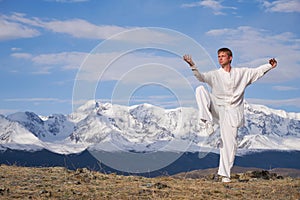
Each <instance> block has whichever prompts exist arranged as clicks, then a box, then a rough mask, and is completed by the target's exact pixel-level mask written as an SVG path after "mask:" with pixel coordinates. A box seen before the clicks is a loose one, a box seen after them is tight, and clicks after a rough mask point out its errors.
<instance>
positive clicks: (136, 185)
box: [0, 165, 300, 200]
mask: <svg viewBox="0 0 300 200" xmlns="http://www.w3.org/2000/svg"><path fill="white" fill-rule="evenodd" d="M251 174H252V175H253V173H248V175H247V173H243V174H233V181H232V182H231V183H226V184H224V183H221V182H215V181H213V180H212V179H211V175H209V176H206V177H202V178H196V179H191V178H186V177H171V176H170V177H157V178H145V177H139V176H120V175H116V174H103V173H99V172H95V171H90V170H87V169H78V170H76V171H71V170H67V169H66V168H62V167H50V168H29V167H17V166H6V165H1V166H0V199H63V200H65V199H70V200H71V199H72V200H75V199H97V200H98V199H176V200H180V199H205V200H209V199H251V200H253V199H276V200H277V199H293V200H299V199H300V179H299V178H289V177H284V178H283V179H282V177H281V179H279V178H278V177H273V178H270V180H264V179H261V178H255V177H254V178H253V176H252V177H251Z"/></svg>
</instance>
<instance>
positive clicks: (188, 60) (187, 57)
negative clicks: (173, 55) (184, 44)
mask: <svg viewBox="0 0 300 200" xmlns="http://www.w3.org/2000/svg"><path fill="white" fill-rule="evenodd" d="M183 60H184V61H185V62H187V63H188V64H189V65H190V67H192V66H194V65H195V63H194V61H193V59H192V56H190V55H187V54H186V55H184V56H183Z"/></svg>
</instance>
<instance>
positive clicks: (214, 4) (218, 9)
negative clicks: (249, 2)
mask: <svg viewBox="0 0 300 200" xmlns="http://www.w3.org/2000/svg"><path fill="white" fill-rule="evenodd" d="M199 6H201V7H204V8H209V9H212V10H213V13H214V14H215V15H224V14H225V13H224V12H222V10H224V9H236V8H235V7H227V6H223V5H222V4H221V1H216V0H202V1H198V2H194V3H187V4H183V5H182V7H186V8H191V7H199Z"/></svg>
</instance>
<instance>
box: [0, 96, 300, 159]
mask: <svg viewBox="0 0 300 200" xmlns="http://www.w3.org/2000/svg"><path fill="white" fill-rule="evenodd" d="M218 138H219V132H218V130H217V131H216V133H215V134H214V135H213V136H210V137H207V136H206V133H205V128H204V126H203V124H201V122H199V119H198V111H197V109H195V108H191V107H181V108H176V109H164V108H160V107H157V106H153V105H150V104H140V105H135V106H122V105H112V104H110V103H103V104H102V103H100V102H95V101H88V102H87V103H86V104H84V105H83V106H81V107H80V108H78V109H77V110H76V111H75V112H73V113H71V114H69V115H57V114H56V115H51V116H48V117H40V116H38V115H36V114H35V113H32V112H19V113H15V114H11V115H9V116H6V117H5V116H0V146H1V148H2V149H5V148H12V149H20V145H21V146H22V148H21V149H25V150H28V149H31V150H37V149H41V148H45V149H48V150H50V151H54V152H57V153H64V154H68V153H77V152H80V151H83V150H84V149H86V148H91V149H94V148H96V149H102V150H106V151H115V150H126V151H138V152H149V151H158V150H160V151H203V150H207V149H209V150H212V149H216V148H217V141H218ZM238 142H239V148H240V149H242V150H251V149H277V150H300V145H299V144H300V113H287V112H285V111H281V110H274V109H270V108H267V107H265V106H261V105H252V104H247V103H246V104H245V126H244V127H243V128H240V129H239V133H238ZM26 144H28V148H24V145H26ZM29 146H31V147H29Z"/></svg>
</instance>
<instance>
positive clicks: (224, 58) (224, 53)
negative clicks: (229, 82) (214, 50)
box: [218, 48, 232, 67]
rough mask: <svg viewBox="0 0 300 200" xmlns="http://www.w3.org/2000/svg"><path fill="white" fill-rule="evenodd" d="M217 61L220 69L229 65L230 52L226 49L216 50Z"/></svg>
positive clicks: (230, 59)
mask: <svg viewBox="0 0 300 200" xmlns="http://www.w3.org/2000/svg"><path fill="white" fill-rule="evenodd" d="M218 60H219V63H220V65H221V66H222V67H224V66H225V65H228V64H229V65H230V63H231V61H232V51H231V50H230V49H228V48H221V49H219V50H218Z"/></svg>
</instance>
